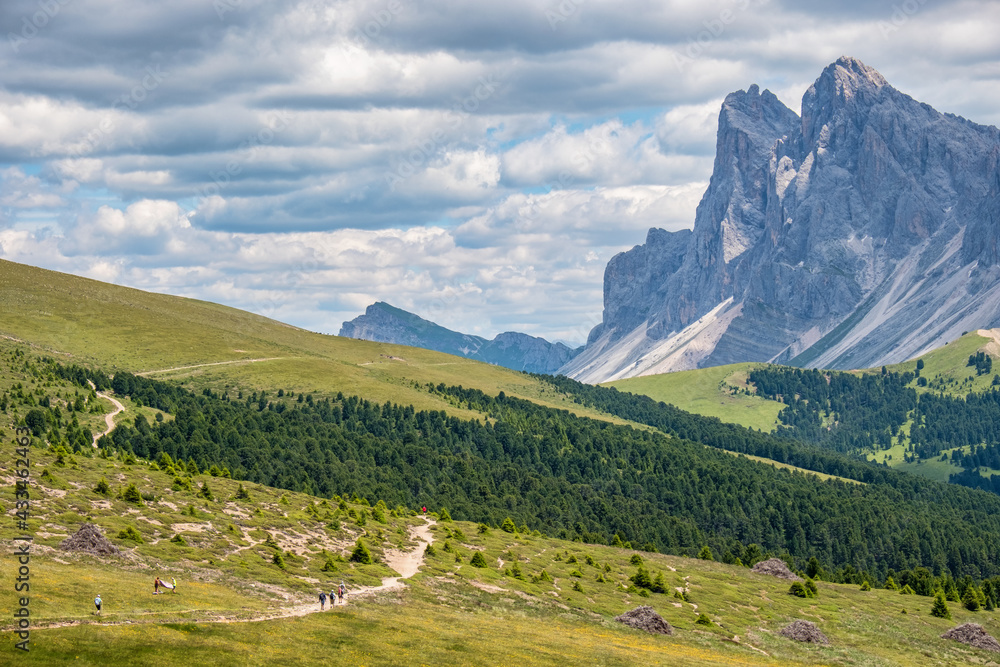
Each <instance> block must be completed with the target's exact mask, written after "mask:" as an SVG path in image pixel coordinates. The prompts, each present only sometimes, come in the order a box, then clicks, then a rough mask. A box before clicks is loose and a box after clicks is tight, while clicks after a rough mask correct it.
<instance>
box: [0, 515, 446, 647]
mask: <svg viewBox="0 0 1000 667" xmlns="http://www.w3.org/2000/svg"><path fill="white" fill-rule="evenodd" d="M424 521H426V523H425V524H424V525H422V526H415V527H411V528H410V537H411V538H413V539H416V540H417V542H418V544H417V546H416V547H415V548H414V549H413V550H411V551H389V552H386V554H385V562H386V564H387V565H388V566H389V567H391V568H392V569H393V570H395V571H396V572H397V573H399V576H398V577H384V578H383V579H382V584H381V585H379V586H357V587H354V588H348V589H347V594H346V595H345V596H344V602H343V605H342V604H339V603H338V604H336V605H334V604H332V602H331V603H330V605H329V607H330V609H329V610H332V609H333V608H334V607H341V606H346V605H349V604H354V603H355V602H356V601H357V600H359V599H364V598H369V597H372V596H374V595H376V594H378V593H382V592H385V591H390V590H396V589H401V588H403V587H404V585H403V584H402V582H401V580H402V579H409V578H410V577H412V576H413V575H415V574H416V573H417V572H418V571H419V570H420V568H421V567H422V566H423V564H424V550H425V549H426V548H427V546H428V545H429V544H431V543H432V542H434V536H433V535H432V534H431V526H433V525H435V524H436V523H437V522H436V521H434V520H433V519H429V518H426V517H425V518H424ZM338 585H339V582H337V583H336V584H331V588H333V589H336V587H337V586H338ZM319 592H320V591H319V589H317V590H316V598H314V599H313V601H312V602H300V603H297V604H294V605H293V606H290V607H281V608H279V609H275V610H274V611H273V612H251V613H247V612H246V611H242V612H233V613H227V612H225V611H205V610H201V611H202V613H205V614H206V616H205V617H203V618H191V619H185V620H186V622H191V623H250V622H253V621H270V620H274V619H278V618H293V617H298V616H306V615H307V614H316V613H320V611H321V610H320V606H319V599H318V596H319ZM326 593H327V594H329V593H330V591H326ZM190 611H191V612H196V611H198V610H195V609H192V610H190ZM177 613H183V612H177V611H172V612H149V613H146V614H139V615H137V616H135V617H131V618H127V619H121V620H115V621H110V622H107V623H99V622H98V623H95V622H91V621H89V620H86V624H87V625H135V624H139V623H155V622H157V620H156V618H155V617H156V616H165V615H170V614H177ZM86 618H87V619H89V618H94V619H96V618H98V617H96V616H94V617H91V616H88V617H86ZM84 622H85V621H84V620H68V621H56V622H53V623H44V622H43V623H42V624H39V625H32V629H33V630H45V629H49V628H65V627H70V626H74V625H81V624H83V623H84ZM4 629H10V628H4Z"/></svg>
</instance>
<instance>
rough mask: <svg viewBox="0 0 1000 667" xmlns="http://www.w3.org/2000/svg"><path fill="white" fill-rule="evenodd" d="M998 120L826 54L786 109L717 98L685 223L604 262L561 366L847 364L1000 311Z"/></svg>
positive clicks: (988, 321) (747, 94) (636, 370)
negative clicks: (599, 284) (826, 60)
mask: <svg viewBox="0 0 1000 667" xmlns="http://www.w3.org/2000/svg"><path fill="white" fill-rule="evenodd" d="M998 220H1000V132H998V130H997V129H996V128H994V127H984V126H981V125H977V124H975V123H972V122H970V121H967V120H965V119H963V118H959V117H957V116H952V115H949V114H942V113H939V112H937V111H935V110H934V109H932V108H931V107H929V106H928V105H926V104H921V103H919V102H917V101H916V100H914V99H912V98H911V97H909V96H907V95H905V94H903V93H900V92H899V91H897V90H895V89H894V88H893V87H892V86H890V85H889V84H888V83H887V82H886V80H885V78H884V77H882V75H881V74H879V73H878V72H877V71H875V70H874V69H872V68H871V67H868V66H867V65H865V64H864V63H862V62H861V61H859V60H856V59H854V58H849V57H843V58H840V59H838V60H837V61H836V62H834V63H831V64H830V65H829V66H828V67H826V68H825V69H824V70H823V72H822V73H821V74H820V76H819V78H817V79H816V82H815V83H814V84H813V85H812V86H810V88H809V89H808V90H807V91H806V93H805V95H804V96H803V98H802V112H801V119H800V118H799V116H797V115H796V114H795V113H794V112H793V111H792V110H790V109H788V108H787V107H785V106H784V105H783V104H781V102H780V101H779V100H778V99H777V98H776V97H775V96H774V95H773V94H771V93H770V92H769V91H767V90H765V91H763V92H761V91H760V89H759V87H758V86H756V85H753V86H750V87H749V88H748V89H747V90H746V91H737V92H734V93H732V94H730V95H728V96H727V97H726V99H725V102H724V103H723V105H722V109H721V111H720V114H719V131H718V138H717V143H716V156H715V166H714V170H713V172H712V178H711V181H710V183H709V186H708V189H707V190H706V191H705V194H704V196H703V197H702V200H701V203H699V205H698V209H697V212H696V215H695V220H694V228H693V229H692V230H691V231H683V232H666V231H662V230H657V233H655V234H654V233H652V231H651V233H650V235H649V237H648V238H647V240H646V243H645V244H644V245H642V246H637V247H636V248H633V249H632V250H630V251H629V252H626V253H622V254H620V255H618V256H616V257H614V258H612V260H611V261H610V262H609V264H608V267H607V270H606V272H605V286H604V295H605V303H604V321H603V322H602V324H601V325H599V326H598V327H597V328H595V329H594V331H593V332H592V334H591V336H590V338H588V344H587V348H586V349H585V350H584V352H583V353H582V354H580V355H579V356H577V357H576V358H575V359H574V360H573V361H571V362H570V363H569V364H567V365H566V366H565V367H564V368H563V369H562V371H563V372H564V373H566V374H567V375H571V376H573V377H576V378H578V379H582V380H585V381H604V380H608V379H614V378H619V377H631V376H635V375H644V374H649V373H656V372H666V371H671V370H682V369H687V368H695V367H700V366H709V365H717V364H725V363H732V362H738V361H775V362H780V363H792V364H794V365H808V366H821V367H828V368H857V367H865V366H873V365H881V364H885V363H894V362H898V361H903V360H905V359H908V358H910V357H912V356H916V355H917V354H921V353H923V352H924V351H927V350H929V349H932V348H934V347H938V346H941V345H943V344H944V343H945V342H947V341H949V340H952V339H954V338H956V337H957V336H958V335H960V334H961V332H962V331H964V330H969V329H973V328H989V327H995V326H998V325H1000V266H998V263H1000V251H998V250H997V248H998V247H1000V242H998V237H1000V230H998V228H997V221H998Z"/></svg>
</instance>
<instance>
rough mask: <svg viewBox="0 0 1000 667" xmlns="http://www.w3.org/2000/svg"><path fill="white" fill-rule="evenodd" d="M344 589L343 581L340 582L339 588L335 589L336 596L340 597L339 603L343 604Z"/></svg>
mask: <svg viewBox="0 0 1000 667" xmlns="http://www.w3.org/2000/svg"><path fill="white" fill-rule="evenodd" d="M345 592H346V589H345V588H344V582H343V581H342V582H340V588H338V589H337V597H338V598H339V599H340V604H344V593H345Z"/></svg>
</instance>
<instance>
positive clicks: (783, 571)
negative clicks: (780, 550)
mask: <svg viewBox="0 0 1000 667" xmlns="http://www.w3.org/2000/svg"><path fill="white" fill-rule="evenodd" d="M750 571H751V572H756V573H757V574H767V575H770V576H772V577H778V578H779V579H788V580H789V581H802V577H800V576H798V575H797V574H795V573H794V572H792V571H791V570H789V569H788V566H787V565H785V561H783V560H781V559H780V558H768V559H767V560H762V561H761V562H759V563H757V564H756V565H754V566H753V568H752V569H751V570H750Z"/></svg>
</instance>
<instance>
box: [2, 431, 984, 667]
mask: <svg viewBox="0 0 1000 667" xmlns="http://www.w3.org/2000/svg"><path fill="white" fill-rule="evenodd" d="M3 449H4V460H5V461H6V460H10V459H11V458H12V456H8V454H11V455H12V452H11V451H9V450H12V446H11V445H10V444H9V440H8V439H6V438H5V444H4V446H3ZM33 459H34V461H33V465H32V478H33V481H34V482H35V484H36V489H37V490H38V491H39V492H40V493H39V495H36V496H35V497H34V499H33V506H32V517H33V518H32V520H31V524H30V525H31V530H32V532H33V533H34V535H35V537H36V542H35V546H34V555H33V560H32V590H31V595H32V602H31V605H32V623H33V625H34V629H33V631H32V636H31V638H32V651H31V653H30V654H28V655H25V656H21V655H18V660H19V661H23V662H25V663H29V664H53V663H63V662H67V661H70V660H72V661H74V662H79V663H80V664H85V665H86V664H93V665H105V664H147V665H175V664H190V665H245V664H251V665H265V664H284V663H290V664H319V663H321V662H322V663H328V664H329V663H333V664H369V665H390V664H513V663H518V664H523V665H562V664H607V665H631V664H665V665H666V664H669V665H712V664H751V665H758V664H760V665H787V664H819V663H822V664H838V665H839V664H842V665H850V664H864V665H885V664H902V665H921V664H945V665H958V664H969V663H970V662H973V661H980V662H982V661H986V660H987V659H988V658H989V657H990V656H989V655H988V654H986V653H985V652H981V651H973V650H971V649H966V648H965V647H963V646H961V645H959V644H955V643H954V642H949V641H946V640H943V639H940V638H939V637H938V636H939V635H940V634H941V633H942V632H944V631H945V630H947V629H948V628H950V627H953V626H954V625H957V624H959V623H962V622H966V621H975V622H978V623H981V624H983V625H984V626H985V627H986V629H987V631H989V632H990V633H992V634H994V635H998V634H1000V620H998V619H997V615H996V614H994V613H987V612H979V613H975V614H974V613H971V612H967V611H964V610H961V609H959V608H958V605H956V604H951V607H952V613H953V615H954V617H955V618H954V620H953V621H945V620H940V619H935V618H932V617H930V616H929V610H930V606H931V602H932V600H931V599H930V598H923V597H916V596H901V595H899V594H898V593H895V592H891V591H878V590H876V591H871V592H862V591H859V590H858V588H857V587H856V586H847V585H835V584H826V583H822V582H821V583H820V584H819V586H820V596H819V597H818V598H816V599H813V600H800V599H798V598H795V597H792V596H790V595H788V594H787V589H788V582H787V581H783V580H779V579H775V578H772V577H767V576H763V575H756V574H753V573H751V572H750V571H749V570H747V569H746V568H742V567H739V566H731V565H725V564H722V563H714V562H707V561H700V560H695V559H686V558H680V557H673V556H662V555H656V554H642V557H643V559H644V561H645V565H646V567H648V569H649V570H650V572H651V574H652V575H653V576H655V575H657V574H660V573H662V574H663V575H664V579H665V583H666V585H667V586H668V587H669V588H670V590H676V589H686V591H687V593H688V596H689V600H690V601H684V600H681V599H678V598H676V597H674V596H673V595H670V594H654V595H652V596H650V597H641V596H639V595H636V594H635V591H634V590H632V591H630V590H627V589H626V588H625V586H626V585H627V584H628V578H629V577H630V576H631V574H633V573H634V572H635V569H636V568H635V567H634V566H633V565H631V564H630V562H629V559H630V558H631V556H632V555H633V553H634V552H632V551H630V550H626V549H618V548H613V547H607V546H602V545H589V544H581V543H573V542H566V541H562V540H557V539H553V538H547V537H543V536H537V535H536V536H531V535H528V534H524V533H522V534H508V533H505V532H503V531H500V530H498V529H496V528H494V529H492V530H490V531H489V533H488V534H486V535H481V534H479V533H478V531H477V529H476V526H475V524H470V523H462V522H451V523H444V522H439V523H438V525H437V526H436V527H435V528H434V529H433V532H434V535H435V554H434V555H430V556H428V557H427V561H426V563H425V566H424V569H423V571H422V572H421V573H419V574H418V575H417V576H416V577H414V578H413V579H411V580H410V581H409V583H408V585H407V586H406V588H405V590H404V591H400V592H396V591H391V592H386V593H383V594H381V595H380V596H378V597H375V598H367V599H364V600H359V599H351V598H350V596H349V601H350V604H349V605H348V606H346V607H341V608H336V609H335V610H333V611H327V612H325V613H323V614H311V615H308V616H305V617H302V618H285V619H272V620H265V621H256V622H236V623H227V624H215V623H206V621H210V620H212V619H215V618H218V617H220V616H221V617H226V618H232V619H241V618H243V619H249V618H255V617H257V616H258V615H261V614H266V613H269V612H274V611H275V610H276V609H278V608H279V607H282V606H285V605H287V604H289V603H290V602H298V603H313V601H314V596H315V594H316V592H317V591H318V590H319V588H320V587H322V588H323V589H328V588H330V587H331V585H333V584H335V583H336V582H339V580H340V579H346V580H347V581H348V582H349V587H351V589H352V590H356V586H358V585H365V584H374V583H375V582H376V581H377V579H378V577H380V576H385V575H388V574H390V572H389V571H388V569H387V568H386V567H385V566H383V565H372V566H352V565H351V564H349V563H343V562H338V563H336V567H337V568H338V569H337V571H336V572H334V573H325V572H322V571H321V570H320V567H319V566H320V563H321V562H322V560H323V555H322V549H324V548H325V549H327V551H328V552H329V553H330V554H332V555H335V554H337V553H346V551H344V550H346V549H347V547H348V546H349V545H350V544H352V543H353V540H354V539H355V538H356V537H357V536H358V535H360V534H361V533H362V532H367V533H368V535H367V538H366V539H368V540H369V541H370V543H371V545H372V547H373V551H374V552H375V554H376V555H380V554H381V553H382V552H383V550H384V549H385V548H388V547H390V546H398V547H407V546H408V545H410V544H412V543H411V542H408V541H407V540H406V538H405V536H404V535H402V534H401V533H400V530H401V529H405V527H406V526H411V525H415V524H417V523H419V522H420V520H419V519H418V518H414V517H411V516H410V515H409V513H405V514H404V515H403V516H401V517H399V518H395V517H389V518H388V523H387V524H379V523H377V522H374V521H372V520H371V519H369V521H368V523H367V525H366V526H365V527H359V526H357V525H356V524H355V523H354V522H353V521H352V520H349V519H347V517H346V512H344V511H338V510H337V509H336V505H335V504H333V507H331V508H324V507H322V506H320V507H319V511H320V512H321V513H325V512H327V511H330V512H331V514H333V515H335V516H334V517H333V519H332V520H333V521H338V522H340V524H341V525H340V528H339V529H334V528H331V527H330V526H329V524H330V522H331V519H326V518H324V519H322V520H317V519H315V518H314V517H312V516H310V515H309V514H308V513H307V512H306V509H307V508H308V506H309V505H310V504H314V503H316V502H317V499H314V498H310V497H308V496H304V495H302V494H296V493H287V494H284V495H285V496H286V498H287V501H282V500H281V496H282V495H283V494H282V493H281V492H279V491H276V490H273V489H268V488H266V487H261V486H258V485H255V484H246V485H245V486H246V487H247V488H248V490H249V491H250V493H251V496H252V501H250V502H246V501H233V500H232V495H233V493H234V492H235V490H236V483H235V482H232V481H230V480H223V479H219V478H210V477H207V476H200V477H198V478H196V480H195V482H196V486H197V485H199V484H200V483H201V482H204V481H207V482H208V484H209V485H210V487H211V488H212V489H213V491H214V493H215V495H216V500H215V501H212V502H209V501H205V500H204V499H199V498H196V497H195V496H194V495H193V494H192V493H190V492H187V491H172V490H170V487H169V480H170V479H171V477H170V476H168V475H167V474H166V473H164V472H161V471H152V470H149V469H148V468H147V466H145V465H142V464H140V463H137V464H135V465H132V466H126V465H125V463H124V462H122V461H118V460H105V459H100V458H96V457H95V458H86V457H83V456H80V455H77V457H76V460H75V463H74V462H69V463H68V464H67V465H66V466H65V467H59V466H57V465H56V464H55V461H54V456H53V455H52V454H51V453H49V452H45V451H43V450H41V449H38V448H36V449H35V450H34V451H33ZM43 469H48V470H50V471H54V472H55V474H56V481H55V482H54V483H49V482H42V481H41V470H43ZM3 474H4V475H6V474H8V472H7V471H6V470H4V472H3ZM101 476H105V477H106V478H107V479H109V480H111V481H113V484H114V485H117V484H120V483H123V482H125V481H126V480H128V481H135V482H137V483H138V484H139V486H140V488H142V489H143V490H144V491H154V492H156V493H157V494H160V495H161V498H160V499H159V500H158V501H157V502H155V503H150V504H147V505H146V506H144V507H141V508H139V507H134V506H131V505H129V504H128V503H125V502H124V501H121V500H115V499H108V498H104V497H102V496H99V495H98V494H96V493H94V492H93V491H92V490H91V488H92V486H93V485H94V483H95V482H96V480H97V479H99V478H100V477H101ZM59 487H63V488H59ZM12 496H13V493H12V490H11V487H10V486H9V485H8V486H5V487H3V489H2V490H0V497H2V498H3V500H4V501H10V500H12ZM372 501H374V499H372ZM5 504H7V505H9V503H6V502H5ZM192 505H193V506H195V507H196V511H197V512H198V516H197V517H196V518H192V517H190V516H189V515H187V514H184V513H183V511H184V509H186V508H187V507H190V506H192ZM171 506H172V507H171ZM349 507H350V508H351V509H354V510H355V511H357V510H361V509H362V507H361V506H359V505H356V504H350V505H349ZM258 508H259V509H260V510H261V512H260V514H256V513H255V511H254V510H255V509H258ZM85 515H89V517H90V518H91V519H92V520H93V521H95V522H96V523H98V525H100V526H101V527H102V528H103V529H104V531H105V533H106V534H108V535H109V536H111V539H112V541H114V542H116V543H117V544H119V546H121V547H123V548H125V550H126V551H127V552H128V557H127V558H124V559H103V558H95V557H91V556H87V555H79V554H67V553H65V552H62V551H53V550H51V549H52V548H53V547H55V546H56V545H57V544H58V543H59V542H60V541H61V540H62V539H63V537H64V536H65V535H66V534H68V533H69V532H70V531H72V530H74V529H75V528H76V527H77V526H78V525H79V524H80V522H81V521H82V520H83V516H85ZM184 524H197V526H198V529H194V528H193V527H191V526H188V525H184ZM126 525H131V526H133V527H135V528H136V529H137V530H139V531H140V532H141V533H142V534H143V538H144V540H145V544H142V545H138V546H135V545H134V544H133V543H131V542H126V541H123V540H120V539H118V538H116V537H114V535H115V534H116V532H117V531H118V530H121V528H122V527H124V526H126ZM230 525H233V526H234V527H235V531H233V530H231V529H229V526H230ZM12 528H13V527H12V523H11V522H4V523H3V524H0V539H3V540H4V541H5V542H6V543H9V542H8V540H9V539H10V538H11V537H13V535H14V531H13V529H12ZM263 531H266V532H268V533H271V534H273V535H274V536H275V537H276V538H277V539H278V540H279V542H280V543H281V544H282V548H284V549H287V550H291V551H293V552H295V554H296V555H295V556H294V557H292V558H291V559H289V566H288V569H287V570H285V571H282V570H280V569H279V568H277V567H276V566H274V565H273V564H271V563H270V562H269V556H270V555H271V554H273V552H274V549H272V548H271V547H268V546H266V545H264V544H260V543H255V542H259V540H261V539H262V538H263V535H264V532H263ZM379 531H381V532H382V534H383V537H384V539H378V538H377V537H376V535H377V533H378V532H379ZM459 531H460V532H459ZM177 532H180V533H181V534H183V535H185V537H186V539H187V540H188V543H189V544H188V546H178V545H176V544H174V543H171V542H169V541H168V540H167V539H166V538H167V537H168V536H169V535H172V534H175V533H177ZM446 543H447V550H446V547H445V545H446ZM337 545H341V546H342V549H344V550H341V551H338V547H337ZM239 547H245V548H244V549H242V550H241V551H234V550H235V549H237V548H239ZM479 550H481V551H483V553H484V554H485V556H486V561H487V565H488V567H486V568H484V569H480V568H475V567H472V566H471V565H469V559H470V558H471V556H472V555H473V554H474V553H475V551H479ZM456 555H457V556H458V557H459V558H460V559H461V562H456ZM571 557H572V558H574V559H575V560H576V562H570V561H571ZM588 557H589V558H590V561H588V560H587V558H588ZM501 560H502V561H503V565H500V561H501ZM515 560H516V561H517V562H518V565H519V567H520V569H521V570H522V571H523V573H524V577H525V578H524V580H518V579H516V578H514V577H513V576H512V575H511V574H510V573H509V572H507V573H506V574H505V572H504V570H509V568H510V567H511V564H512V563H513V562H514V561H515ZM0 563H2V564H3V565H2V566H3V567H4V568H5V569H7V568H12V567H13V565H14V562H13V558H12V557H11V556H10V555H9V554H8V553H4V554H2V555H0ZM542 570H545V571H546V572H547V573H548V574H549V575H551V577H552V578H553V581H552V582H546V581H538V582H536V583H532V581H531V577H532V575H536V574H539V573H540V572H541V571H542ZM7 571H10V570H9V569H8V570H7ZM574 573H578V574H579V575H580V576H579V577H578V576H576V575H575V574H574ZM157 574H158V575H160V576H164V577H167V578H169V577H176V578H177V580H178V583H179V588H178V591H179V592H178V594H176V595H174V594H166V595H160V596H153V595H152V591H151V583H152V578H153V576H155V575H157ZM598 574H600V575H602V576H603V577H604V578H605V579H606V581H604V582H600V581H598V580H597V576H598ZM575 582H578V583H579V584H580V586H581V587H582V589H583V590H582V591H576V590H574V589H573V584H574V583H575ZM96 593H100V594H101V596H102V598H103V599H104V600H105V613H104V617H103V619H102V622H106V623H113V625H107V626H104V625H97V624H96V623H97V622H98V621H97V619H96V618H95V617H93V616H92V614H91V613H90V612H91V608H92V602H91V601H92V599H93V596H94V594H96ZM639 604H650V605H652V606H653V607H654V608H655V609H656V610H657V611H658V612H659V613H660V614H661V615H662V616H663V617H664V618H665V619H667V621H668V622H670V623H671V624H672V625H673V626H674V627H675V628H677V634H675V635H674V636H672V637H660V636H650V635H646V634H644V633H641V632H637V631H633V630H629V629H626V628H623V627H621V626H619V625H618V624H616V623H614V622H612V620H611V619H612V617H613V616H614V615H617V614H619V613H621V612H623V611H625V610H628V609H631V608H633V607H635V606H637V605H639ZM0 607H2V608H4V609H8V610H11V609H13V608H14V607H15V600H14V591H13V590H12V587H0ZM903 609H905V610H906V611H907V613H906V614H903V613H902V610H903ZM701 613H705V614H707V615H708V616H709V618H710V619H712V621H713V623H714V624H713V625H712V626H708V627H706V626H700V625H697V624H695V622H694V621H695V620H696V618H697V616H698V614H701ZM797 618H804V619H808V620H812V621H814V622H816V623H817V624H818V625H819V627H820V629H821V630H822V631H823V632H824V633H826V634H827V635H828V636H829V638H830V640H831V644H830V646H827V647H816V646H811V645H802V644H797V643H795V642H791V641H788V640H786V639H784V638H782V637H780V636H778V635H777V631H778V630H779V629H780V628H782V627H783V626H784V625H786V624H787V623H789V622H790V621H792V620H795V619H797ZM66 622H70V623H77V625H74V626H71V627H52V628H46V627H44V626H48V625H52V624H59V623H66ZM3 627H4V628H6V629H9V627H10V625H9V620H8V621H7V622H4V626H3ZM8 636H10V635H8ZM734 636H737V637H739V642H740V643H735V642H733V641H732V638H733V637H734ZM748 645H749V646H748ZM750 647H753V648H750ZM7 650H11V649H10V648H9V647H8V649H7ZM765 654H766V655H765Z"/></svg>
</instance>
